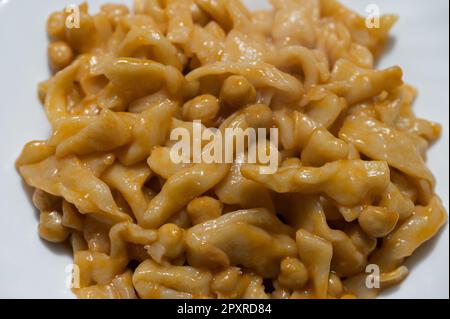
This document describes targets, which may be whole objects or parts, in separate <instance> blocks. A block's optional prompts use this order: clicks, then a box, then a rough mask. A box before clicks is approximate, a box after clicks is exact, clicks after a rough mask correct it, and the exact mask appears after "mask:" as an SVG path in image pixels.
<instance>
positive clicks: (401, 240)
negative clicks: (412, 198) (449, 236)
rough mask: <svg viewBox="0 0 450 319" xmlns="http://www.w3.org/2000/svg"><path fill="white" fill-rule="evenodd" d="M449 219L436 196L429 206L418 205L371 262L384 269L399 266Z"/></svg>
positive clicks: (384, 242)
mask: <svg viewBox="0 0 450 319" xmlns="http://www.w3.org/2000/svg"><path fill="white" fill-rule="evenodd" d="M446 221H447V214H446V212H445V209H444V207H443V206H442V203H441V200H440V199H439V198H437V197H434V198H433V199H432V200H431V202H430V204H429V205H428V206H425V207H424V206H416V208H415V210H414V213H413V214H412V216H411V217H409V218H408V219H407V220H405V221H404V222H403V223H402V224H401V225H400V226H399V227H398V228H397V229H396V230H395V231H394V232H393V233H392V235H391V236H389V237H388V238H386V240H384V241H383V245H382V246H381V248H380V249H379V250H377V251H376V252H375V253H374V255H373V256H372V257H371V262H373V263H375V264H377V265H379V267H380V268H381V270H382V271H385V272H389V271H392V270H394V269H395V268H396V267H398V266H399V265H400V264H401V263H402V262H403V260H404V259H405V258H406V257H409V256H411V254H412V253H413V252H414V251H415V250H416V249H417V248H418V247H419V246H421V245H422V244H423V243H424V242H426V241H427V240H429V239H430V238H432V237H433V236H434V235H435V234H436V233H437V232H438V231H439V229H440V228H441V227H442V226H443V225H444V223H445V222H446Z"/></svg>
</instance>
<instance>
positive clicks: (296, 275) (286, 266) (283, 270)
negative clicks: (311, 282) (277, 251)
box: [278, 257, 308, 290]
mask: <svg viewBox="0 0 450 319" xmlns="http://www.w3.org/2000/svg"><path fill="white" fill-rule="evenodd" d="M278 282H279V283H280V285H282V286H283V287H286V288H289V289H292V290H300V289H302V288H303V287H304V286H305V285H306V283H307V282H308V270H307V269H306V266H305V265H304V264H303V263H302V262H301V261H300V260H298V259H297V258H292V257H286V258H285V259H283V260H282V261H281V266H280V274H279V276H278Z"/></svg>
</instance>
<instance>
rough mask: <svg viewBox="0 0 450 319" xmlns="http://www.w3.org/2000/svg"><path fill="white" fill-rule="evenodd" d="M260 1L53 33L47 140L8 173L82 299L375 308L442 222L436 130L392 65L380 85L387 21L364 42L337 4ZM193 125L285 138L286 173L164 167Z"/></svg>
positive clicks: (174, 3)
mask: <svg viewBox="0 0 450 319" xmlns="http://www.w3.org/2000/svg"><path fill="white" fill-rule="evenodd" d="M270 2H271V4H272V6H273V9H272V10H260V11H253V12H252V11H250V10H248V9H247V8H246V7H245V6H244V5H243V4H242V3H241V0H159V1H156V0H135V6H134V11H133V12H131V11H130V10H129V9H128V8H127V7H126V6H124V5H121V4H105V5H103V6H102V7H101V10H100V12H98V13H97V14H94V15H91V14H89V13H88V6H87V4H85V3H84V4H81V5H80V6H79V9H80V10H79V11H80V17H79V18H80V25H79V27H72V26H70V25H68V24H66V23H65V22H66V19H67V18H68V17H69V15H70V12H69V11H66V10H62V11H59V12H55V13H53V14H52V15H51V16H50V17H49V19H48V22H47V32H48V35H49V39H50V41H51V42H50V44H49V46H48V57H49V65H50V67H51V70H52V72H53V75H52V77H51V78H50V79H48V80H47V81H44V82H42V83H41V84H40V85H39V97H40V98H41V100H42V101H43V105H44V110H45V113H46V115H47V118H48V120H49V122H50V125H51V129H52V134H51V136H50V137H49V138H48V139H47V140H45V141H32V142H30V143H28V144H27V145H25V147H24V148H23V151H22V153H21V155H20V157H19V158H18V159H17V162H16V166H17V168H18V170H19V172H20V174H21V175H22V177H23V179H24V180H25V182H26V183H27V184H28V185H29V186H31V187H33V188H34V189H35V191H34V195H33V203H34V205H35V206H36V208H37V209H38V210H39V212H40V220H39V235H40V236H41V237H42V238H43V239H45V240H47V241H50V242H55V243H62V242H66V241H68V242H69V243H70V244H71V245H72V248H73V254H74V263H75V265H76V266H77V267H78V269H79V283H77V284H78V285H77V286H75V287H74V288H73V291H74V293H75V294H76V295H77V296H78V297H79V298H283V299H285V298H338V299H340V298H342V299H348V298H372V297H375V296H376V295H377V294H378V293H379V292H380V291H382V289H383V288H386V287H389V286H392V285H394V284H399V283H401V281H402V280H403V279H405V277H406V276H407V274H408V269H407V268H406V266H404V261H405V259H406V258H408V257H409V256H411V255H412V254H413V253H414V251H415V250H416V249H417V248H418V247H419V246H420V245H422V244H423V243H424V242H426V241H427V240H429V239H430V238H432V237H433V236H434V235H436V234H437V232H438V231H439V229H440V228H441V227H442V226H443V225H444V224H445V222H446V220H447V213H446V212H445V209H444V207H443V205H442V203H441V201H440V199H439V197H438V196H437V195H436V194H435V192H434V188H435V179H434V177H433V175H432V173H431V171H430V170H429V169H428V168H427V166H426V164H425V155H426V151H427V149H428V148H429V146H430V145H431V144H432V143H433V142H435V141H436V140H437V139H438V138H439V136H440V130H441V129H440V126H439V125H438V124H435V123H431V122H428V121H426V120H422V119H418V118H416V117H415V115H414V113H413V110H412V104H413V101H414V98H415V95H416V91H415V89H414V88H412V87H411V86H410V85H408V84H406V83H404V82H403V79H402V70H401V69H400V67H398V66H394V67H391V68H388V69H385V70H377V69H375V62H376V60H377V59H378V58H379V56H380V55H381V54H382V51H383V47H384V45H385V44H386V42H387V41H388V37H389V30H390V29H391V27H392V26H393V25H394V23H395V21H396V20H397V17H396V16H393V15H385V16H383V17H381V19H380V27H379V28H369V27H368V26H366V24H365V18H364V17H362V16H359V15H357V14H356V13H354V12H353V11H351V10H350V9H348V8H346V7H344V6H342V5H341V4H340V3H339V2H337V1H336V0H271V1H270ZM198 121H200V122H201V125H200V126H199V128H200V130H201V131H202V132H207V133H208V132H209V133H211V132H212V130H214V129H216V131H219V132H224V131H225V130H226V129H227V128H241V129H243V130H245V129H247V128H254V129H261V128H265V129H269V128H276V129H278V131H279V143H278V149H277V150H276V151H277V153H278V155H279V163H278V164H279V168H278V170H277V171H276V172H275V173H274V174H263V173H262V164H261V163H260V162H256V163H248V162H246V159H248V158H249V153H250V146H249V145H248V144H246V145H245V150H244V152H241V153H238V154H235V155H234V157H233V158H232V163H228V162H223V163H209V162H204V161H200V162H192V163H189V162H182V163H175V162H173V161H172V160H171V147H172V146H173V145H174V142H173V141H172V140H171V138H170V135H171V132H172V131H173V130H174V129H177V128H184V129H187V130H188V131H189V132H192V131H194V130H195V127H194V126H195V123H198ZM191 142H192V143H193V141H191ZM231 143H233V140H231ZM267 143H268V142H267V141H265V142H264V143H263V144H264V145H263V146H258V147H262V149H263V150H267V149H266V147H267V145H268V144H267ZM233 145H234V144H233ZM233 145H232V147H234V146H233ZM236 147H237V146H236ZM197 151H199V152H200V153H202V152H206V146H205V144H204V143H203V144H202V145H201V147H200V149H199V150H197ZM197 155H198V154H194V155H193V156H197ZM136 265H137V266H136ZM370 265H375V266H376V267H378V268H379V271H380V276H379V277H378V278H377V279H378V281H379V285H378V286H376V287H375V288H371V287H368V286H367V285H366V284H365V283H366V278H367V276H368V274H367V273H366V268H367V266H370Z"/></svg>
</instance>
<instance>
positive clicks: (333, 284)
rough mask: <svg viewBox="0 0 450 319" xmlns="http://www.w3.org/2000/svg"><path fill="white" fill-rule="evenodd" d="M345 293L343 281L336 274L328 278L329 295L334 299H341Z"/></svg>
mask: <svg viewBox="0 0 450 319" xmlns="http://www.w3.org/2000/svg"><path fill="white" fill-rule="evenodd" d="M343 291H344V286H343V285H342V282H341V279H340V278H339V277H338V276H337V275H336V274H334V273H331V274H330V276H329V278H328V294H329V295H330V296H333V297H339V296H340V295H342V292H343Z"/></svg>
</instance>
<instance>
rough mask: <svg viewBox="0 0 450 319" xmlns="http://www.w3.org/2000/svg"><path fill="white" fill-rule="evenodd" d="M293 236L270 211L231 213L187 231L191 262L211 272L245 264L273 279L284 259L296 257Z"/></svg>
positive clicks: (255, 210)
mask: <svg viewBox="0 0 450 319" xmlns="http://www.w3.org/2000/svg"><path fill="white" fill-rule="evenodd" d="M290 234H292V230H291V229H290V227H288V226H286V225H284V224H282V223H281V222H280V221H279V220H278V219H277V218H276V216H274V215H273V214H271V213H270V212H268V211H267V210H264V209H254V210H242V211H236V212H233V213H228V214H225V215H223V216H222V217H219V218H217V219H214V220H210V221H207V222H205V223H203V224H199V225H196V226H194V227H192V228H191V229H189V230H188V232H187V234H186V244H187V256H188V261H189V263H190V264H191V265H194V266H197V267H206V268H209V269H224V268H226V267H229V266H235V265H242V266H245V267H246V268H249V269H251V270H253V271H255V272H256V273H257V274H258V273H259V274H261V275H262V274H264V276H267V277H268V278H272V277H275V276H276V275H277V273H278V271H279V264H280V261H281V259H282V258H283V257H287V256H295V243H294V241H293V240H292V238H291V237H290V236H289V235H290ZM231 239H233V240H231Z"/></svg>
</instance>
